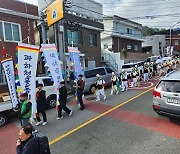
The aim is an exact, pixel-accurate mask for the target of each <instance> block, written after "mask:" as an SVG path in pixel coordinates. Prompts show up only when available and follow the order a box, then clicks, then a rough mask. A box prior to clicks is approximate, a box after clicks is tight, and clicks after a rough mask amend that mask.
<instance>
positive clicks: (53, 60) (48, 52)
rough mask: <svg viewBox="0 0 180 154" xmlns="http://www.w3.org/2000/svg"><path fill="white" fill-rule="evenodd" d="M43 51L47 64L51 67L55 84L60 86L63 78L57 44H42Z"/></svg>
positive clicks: (57, 86)
mask: <svg viewBox="0 0 180 154" xmlns="http://www.w3.org/2000/svg"><path fill="white" fill-rule="evenodd" d="M41 52H42V53H43V56H44V57H45V59H46V62H47V66H48V67H49V70H50V73H51V75H52V78H53V80H54V85H55V86H56V88H57V89H58V88H59V85H60V82H61V81H62V80H63V77H62V70H61V66H60V65H61V63H60V59H59V56H58V53H57V48H56V46H55V44H42V45H41Z"/></svg>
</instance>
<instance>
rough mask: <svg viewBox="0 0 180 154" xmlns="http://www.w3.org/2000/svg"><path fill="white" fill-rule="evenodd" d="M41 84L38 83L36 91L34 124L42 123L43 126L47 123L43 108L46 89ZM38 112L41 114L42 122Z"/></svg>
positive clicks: (44, 106) (44, 107)
mask: <svg viewBox="0 0 180 154" xmlns="http://www.w3.org/2000/svg"><path fill="white" fill-rule="evenodd" d="M42 87H43V85H42V84H38V86H37V88H38V91H37V93H36V102H37V114H36V119H37V121H38V122H37V123H36V126H39V125H40V124H42V125H43V126H44V125H46V124H47V117H46V113H45V109H46V91H44V90H43V89H42ZM39 113H41V114H42V116H43V122H42V121H41V119H40V116H39Z"/></svg>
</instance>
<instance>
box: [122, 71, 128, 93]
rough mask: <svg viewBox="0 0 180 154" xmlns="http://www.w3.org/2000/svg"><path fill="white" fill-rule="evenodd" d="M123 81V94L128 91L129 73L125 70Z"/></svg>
mask: <svg viewBox="0 0 180 154" xmlns="http://www.w3.org/2000/svg"><path fill="white" fill-rule="evenodd" d="M121 80H122V92H123V91H125V90H126V91H128V84H127V73H126V70H123V71H122V74H121Z"/></svg>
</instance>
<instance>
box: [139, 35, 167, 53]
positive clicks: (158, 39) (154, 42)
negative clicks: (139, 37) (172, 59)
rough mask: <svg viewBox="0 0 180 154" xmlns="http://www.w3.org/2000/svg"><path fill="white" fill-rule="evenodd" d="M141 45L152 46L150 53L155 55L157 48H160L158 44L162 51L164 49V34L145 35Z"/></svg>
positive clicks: (157, 51)
mask: <svg viewBox="0 0 180 154" xmlns="http://www.w3.org/2000/svg"><path fill="white" fill-rule="evenodd" d="M159 43H161V44H159ZM142 46H143V47H148V46H152V54H153V55H155V56H156V55H159V50H160V48H159V46H161V50H162V51H163V53H164V49H165V46H166V43H165V35H154V36H148V37H146V39H145V42H143V44H142Z"/></svg>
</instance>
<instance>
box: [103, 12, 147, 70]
mask: <svg viewBox="0 0 180 154" xmlns="http://www.w3.org/2000/svg"><path fill="white" fill-rule="evenodd" d="M103 23H104V32H102V33H101V48H102V59H103V61H104V62H108V61H112V63H111V64H110V65H111V66H112V65H114V64H115V62H116V63H117V64H116V65H117V66H118V68H117V66H116V68H115V70H117V71H120V70H121V66H122V64H124V63H126V62H129V61H132V60H143V59H146V58H147V57H148V56H149V55H146V54H144V53H143V52H142V42H143V41H144V40H143V38H142V33H141V30H142V25H141V24H139V23H136V22H134V21H131V20H128V19H125V18H122V17H119V16H116V15H114V16H104V18H103ZM124 52H126V54H125V53H124ZM113 59H114V62H113ZM108 63H109V62H108ZM114 66H115V65H114Z"/></svg>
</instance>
